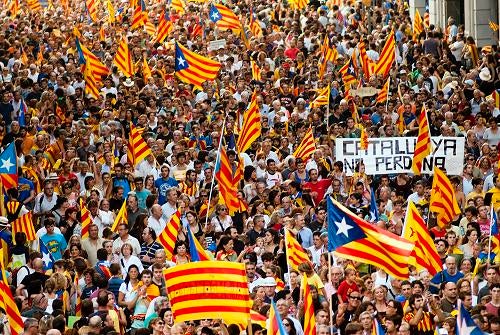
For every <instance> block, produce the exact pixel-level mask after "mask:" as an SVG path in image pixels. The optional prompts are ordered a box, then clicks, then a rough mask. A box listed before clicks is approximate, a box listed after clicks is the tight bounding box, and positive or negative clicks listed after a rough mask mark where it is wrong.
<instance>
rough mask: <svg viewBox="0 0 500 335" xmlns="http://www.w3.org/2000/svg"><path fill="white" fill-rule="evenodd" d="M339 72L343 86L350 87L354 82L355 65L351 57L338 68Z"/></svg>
mask: <svg viewBox="0 0 500 335" xmlns="http://www.w3.org/2000/svg"><path fill="white" fill-rule="evenodd" d="M339 72H340V73H341V74H342V81H343V82H344V86H345V87H347V88H351V85H353V84H355V83H356V77H357V74H356V67H355V65H354V62H353V60H352V57H351V58H350V59H349V61H348V62H347V63H345V64H344V65H343V66H342V67H341V68H340V69H339Z"/></svg>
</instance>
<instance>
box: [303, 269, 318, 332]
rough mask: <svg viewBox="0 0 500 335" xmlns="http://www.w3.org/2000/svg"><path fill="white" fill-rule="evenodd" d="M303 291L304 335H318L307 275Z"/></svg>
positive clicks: (304, 279)
mask: <svg viewBox="0 0 500 335" xmlns="http://www.w3.org/2000/svg"><path fill="white" fill-rule="evenodd" d="M302 290H303V291H304V299H303V300H304V335H316V317H315V315H314V304H313V298H312V294H311V287H310V286H309V284H308V282H307V275H304V276H303V277H302Z"/></svg>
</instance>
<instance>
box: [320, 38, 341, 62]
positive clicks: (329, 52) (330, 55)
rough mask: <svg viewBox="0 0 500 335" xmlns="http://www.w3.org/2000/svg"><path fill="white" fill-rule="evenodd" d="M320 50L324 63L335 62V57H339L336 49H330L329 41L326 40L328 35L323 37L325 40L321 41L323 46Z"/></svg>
mask: <svg viewBox="0 0 500 335" xmlns="http://www.w3.org/2000/svg"><path fill="white" fill-rule="evenodd" d="M321 48H322V53H323V58H324V59H323V61H325V62H333V63H334V62H336V61H337V57H338V56H339V53H338V51H337V49H336V48H332V47H330V39H329V38H328V35H326V36H325V39H324V40H323V45H322V46H321Z"/></svg>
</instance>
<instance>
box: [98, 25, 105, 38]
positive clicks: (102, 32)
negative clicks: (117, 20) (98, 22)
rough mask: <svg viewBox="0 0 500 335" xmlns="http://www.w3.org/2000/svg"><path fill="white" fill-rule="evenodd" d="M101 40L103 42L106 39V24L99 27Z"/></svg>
mask: <svg viewBox="0 0 500 335" xmlns="http://www.w3.org/2000/svg"><path fill="white" fill-rule="evenodd" d="M99 41H101V42H104V41H106V33H105V32H104V26H101V28H99Z"/></svg>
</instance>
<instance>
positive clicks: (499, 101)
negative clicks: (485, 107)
mask: <svg viewBox="0 0 500 335" xmlns="http://www.w3.org/2000/svg"><path fill="white" fill-rule="evenodd" d="M487 99H488V100H489V99H491V100H493V102H494V104H495V107H496V108H500V89H497V90H494V91H493V93H491V94H490V95H488V97H487Z"/></svg>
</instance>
